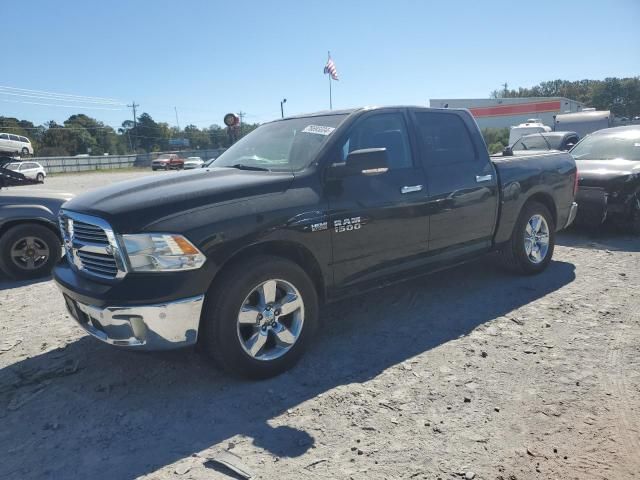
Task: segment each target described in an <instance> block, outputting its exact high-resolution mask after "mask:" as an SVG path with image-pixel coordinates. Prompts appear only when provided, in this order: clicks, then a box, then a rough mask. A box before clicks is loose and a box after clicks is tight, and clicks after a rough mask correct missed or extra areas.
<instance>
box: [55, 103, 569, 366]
mask: <svg viewBox="0 0 640 480" xmlns="http://www.w3.org/2000/svg"><path fill="white" fill-rule="evenodd" d="M575 186H576V165H575V162H574V160H573V157H571V155H570V154H568V153H566V152H552V153H543V154H538V155H531V156H519V157H513V158H498V159H491V158H490V157H489V155H488V153H487V147H486V145H485V143H484V140H483V138H482V134H481V133H480V130H479V129H478V126H477V124H476V122H475V120H474V119H473V117H472V116H471V114H470V113H469V112H468V111H467V110H455V109H428V108H421V107H387V108H384V107H382V108H360V109H356V110H342V111H339V110H336V111H331V112H319V113H316V114H309V115H304V116H298V117H291V118H286V119H282V120H277V121H274V122H270V123H266V124H263V125H261V126H260V127H258V128H257V129H256V130H254V131H253V132H251V133H250V134H248V135H247V136H245V137H244V138H242V139H241V140H239V141H238V142H236V143H235V144H234V145H233V146H232V147H230V148H229V149H228V150H226V151H225V152H224V153H223V154H222V155H220V156H219V157H218V158H217V159H216V160H215V161H214V162H213V163H212V164H211V165H209V166H208V167H207V168H203V169H199V170H198V171H195V172H192V173H191V174H189V175H178V176H177V177H176V176H173V175H169V176H160V177H146V178H142V179H138V180H132V181H129V182H127V183H126V184H124V185H122V186H121V185H118V184H114V185H111V186H107V187H103V188H101V189H97V190H93V191H91V192H88V193H85V194H84V195H80V196H78V197H76V198H74V199H73V200H71V201H70V202H68V203H67V204H65V206H64V208H63V210H62V212H61V230H62V235H63V238H64V239H65V245H66V258H65V259H64V260H63V261H61V262H59V263H58V265H57V266H56V268H55V272H54V278H55V281H56V282H57V284H58V286H59V287H60V289H61V290H62V293H63V296H64V301H65V303H66V305H67V308H68V310H69V312H70V314H71V316H73V317H74V318H75V319H76V320H77V321H78V323H79V324H80V326H82V327H83V328H84V329H85V331H87V332H88V333H89V334H91V335H92V336H94V337H96V338H98V339H100V340H102V341H104V342H107V343H110V344H112V345H118V346H122V347H126V348H130V349H138V350H159V349H170V348H178V347H184V346H189V345H194V344H195V343H196V342H198V341H199V342H200V344H201V345H202V347H203V349H204V351H206V352H208V353H209V354H210V355H211V356H212V357H213V358H214V359H215V360H216V361H217V363H218V364H219V365H221V366H222V367H223V368H225V369H228V370H231V371H233V372H236V373H239V374H241V375H246V376H250V377H268V376H272V375H276V374H278V373H281V372H283V371H284V370H286V369H288V368H290V367H291V366H292V365H293V364H294V363H295V362H296V360H297V359H298V358H299V357H300V356H301V355H302V353H303V352H304V351H305V350H306V349H307V347H308V346H309V342H310V341H311V339H312V337H313V335H314V333H315V332H316V331H317V329H318V327H319V318H318V309H319V303H320V302H321V301H331V300H335V299H338V298H341V297H344V296H346V295H350V294H354V293H358V292H362V291H363V290H367V289H371V288H380V287H382V286H384V285H385V284H388V283H389V282H393V281H400V280H405V279H408V278H412V276H415V275H416V274H424V273H428V272H432V271H436V270H439V269H442V268H445V267H447V266H453V265H457V264H459V263H460V262H463V261H468V260H473V259H477V258H478V257H479V256H480V255H482V254H485V253H489V252H499V255H497V258H500V259H502V260H501V261H502V262H503V263H504V264H506V265H508V266H509V267H510V268H511V269H512V270H514V271H516V272H519V273H521V274H536V273H540V272H542V271H543V270H544V269H545V268H546V267H547V266H548V265H549V262H550V261H551V258H552V255H553V250H554V245H555V234H556V232H557V231H558V230H561V229H563V228H565V227H566V226H567V225H569V224H570V223H571V222H572V221H573V218H574V215H575V212H576V209H577V205H576V204H575V202H574V201H573V200H574V194H575ZM96 247H97V248H96ZM506 282H508V280H506ZM428 293H429V292H428V291H425V295H428ZM461 294H464V292H461ZM375 348H384V347H381V346H376V347H375ZM381 355H384V353H381ZM105 367H106V366H105Z"/></svg>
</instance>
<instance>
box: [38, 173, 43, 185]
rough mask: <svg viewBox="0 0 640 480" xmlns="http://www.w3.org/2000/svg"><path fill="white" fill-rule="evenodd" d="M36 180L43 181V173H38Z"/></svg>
mask: <svg viewBox="0 0 640 480" xmlns="http://www.w3.org/2000/svg"><path fill="white" fill-rule="evenodd" d="M36 180H37V181H38V183H44V174H42V173H39V174H38V175H37V176H36Z"/></svg>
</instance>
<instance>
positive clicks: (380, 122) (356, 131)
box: [342, 113, 413, 170]
mask: <svg viewBox="0 0 640 480" xmlns="http://www.w3.org/2000/svg"><path fill="white" fill-rule="evenodd" d="M382 147H384V148H386V149H387V162H388V163H389V169H391V170H395V169H400V168H410V167H412V166H413V160H412V159H411V146H410V144H409V136H408V134H407V128H406V125H405V121H404V117H403V115H402V114H401V113H381V114H378V115H372V116H370V117H366V118H364V119H362V120H360V121H359V122H357V123H356V125H355V126H354V127H353V129H352V130H351V132H350V133H349V136H348V138H347V139H346V141H345V142H344V144H343V146H342V157H343V160H346V158H347V156H348V154H349V153H350V152H353V151H354V150H361V149H363V148H382Z"/></svg>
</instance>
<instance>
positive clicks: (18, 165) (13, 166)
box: [7, 163, 20, 170]
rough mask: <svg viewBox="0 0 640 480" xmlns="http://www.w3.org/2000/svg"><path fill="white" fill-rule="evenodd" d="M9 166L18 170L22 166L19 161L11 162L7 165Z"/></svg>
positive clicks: (10, 168)
mask: <svg viewBox="0 0 640 480" xmlns="http://www.w3.org/2000/svg"><path fill="white" fill-rule="evenodd" d="M7 168H8V169H9V170H18V168H20V164H19V163H10V164H9V165H7Z"/></svg>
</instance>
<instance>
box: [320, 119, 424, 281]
mask: <svg viewBox="0 0 640 480" xmlns="http://www.w3.org/2000/svg"><path fill="white" fill-rule="evenodd" d="M407 121H408V118H407V112H406V110H405V109H385V110H384V111H373V112H370V113H368V114H365V115H363V116H362V117H360V118H359V119H358V120H357V121H356V123H355V124H354V125H353V126H352V127H351V128H350V130H349V131H348V132H347V133H346V134H345V135H344V136H343V138H342V139H341V141H340V142H339V147H338V149H337V151H336V152H335V156H336V157H337V158H336V160H335V161H336V162H340V161H344V160H345V159H346V157H347V154H348V153H349V152H352V151H354V150H359V149H363V148H376V147H384V148H386V149H387V157H388V165H389V170H388V171H387V172H386V173H382V174H378V175H364V174H362V175H355V176H349V177H346V178H342V179H340V180H329V181H328V183H327V185H326V190H325V191H326V192H327V198H328V201H329V215H328V225H327V227H328V228H329V229H331V235H332V245H333V266H334V283H335V285H336V286H337V287H342V286H346V285H349V284H352V283H355V282H357V281H364V280H371V279H373V278H376V277H379V276H381V275H384V274H387V273H393V272H394V271H395V270H397V269H402V268H403V267H404V264H406V263H407V262H409V261H410V260H411V259H412V258H415V257H417V256H420V255H421V254H426V252H427V237H428V231H429V224H428V217H427V214H426V206H427V199H428V196H427V188H426V179H425V176H424V171H423V169H422V168H421V166H420V165H419V164H418V163H417V161H416V160H417V159H416V158H415V155H414V152H413V150H414V149H413V146H412V144H411V140H410V136H409V131H408V128H407V124H408V123H407ZM327 227H325V228H327Z"/></svg>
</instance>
